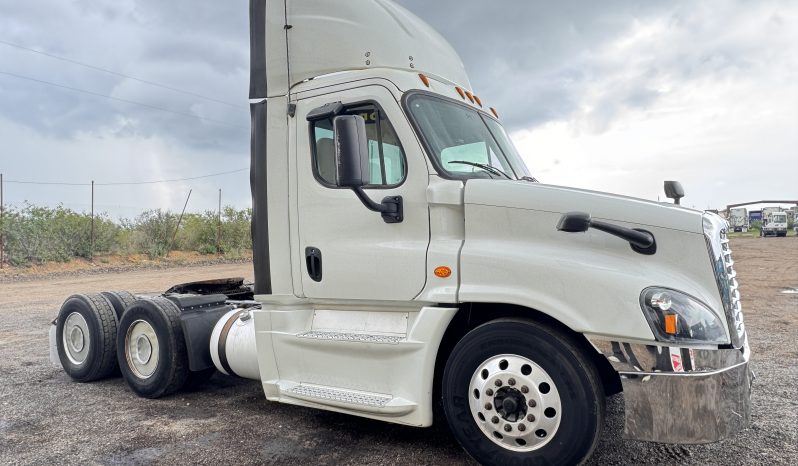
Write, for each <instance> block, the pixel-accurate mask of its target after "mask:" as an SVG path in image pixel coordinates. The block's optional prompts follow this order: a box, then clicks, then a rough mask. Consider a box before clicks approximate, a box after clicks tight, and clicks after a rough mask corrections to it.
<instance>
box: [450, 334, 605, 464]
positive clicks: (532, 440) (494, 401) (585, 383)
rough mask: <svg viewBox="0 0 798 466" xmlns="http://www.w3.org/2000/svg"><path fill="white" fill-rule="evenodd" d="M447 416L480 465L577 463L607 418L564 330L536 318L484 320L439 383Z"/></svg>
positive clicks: (594, 381)
mask: <svg viewBox="0 0 798 466" xmlns="http://www.w3.org/2000/svg"><path fill="white" fill-rule="evenodd" d="M442 394H443V404H444V409H445V412H446V418H447V420H448V422H449V426H450V427H451V429H452V432H453V433H454V435H455V437H456V438H457V440H458V441H459V442H460V445H462V446H463V448H465V450H466V451H468V453H469V454H471V456H473V457H474V458H475V459H476V460H477V461H479V462H480V463H483V464H516V463H518V464H522V463H529V464H532V463H535V464H576V463H579V462H582V461H584V460H585V459H586V458H588V457H589V456H590V454H591V453H592V452H593V449H594V448H595V446H596V444H597V442H598V439H599V436H600V433H601V428H602V425H603V422H604V392H603V389H602V388H601V379H600V377H599V375H598V373H597V371H596V369H595V367H594V366H593V365H592V364H591V363H590V361H589V360H588V359H587V358H586V357H585V356H584V355H583V354H582V352H581V350H580V349H579V348H578V347H577V346H576V345H575V344H574V343H573V341H572V340H571V338H570V337H569V336H568V335H565V334H563V333H561V332H558V331H556V330H553V329H551V328H548V327H545V326H542V325H540V324H538V323H535V322H531V321H526V320H518V319H507V320H497V321H493V322H489V323H487V324H484V325H482V326H480V327H478V328H476V329H474V330H472V331H471V332H470V333H469V334H468V335H466V336H465V337H464V338H463V339H462V340H461V341H460V342H459V343H458V344H457V346H455V348H454V350H453V351H452V354H451V356H450V357H449V360H448V362H447V364H446V369H445V370H444V375H443V384H442Z"/></svg>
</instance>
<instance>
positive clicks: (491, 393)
mask: <svg viewBox="0 0 798 466" xmlns="http://www.w3.org/2000/svg"><path fill="white" fill-rule="evenodd" d="M485 395H488V396H493V389H492V388H489V389H487V390H485Z"/></svg>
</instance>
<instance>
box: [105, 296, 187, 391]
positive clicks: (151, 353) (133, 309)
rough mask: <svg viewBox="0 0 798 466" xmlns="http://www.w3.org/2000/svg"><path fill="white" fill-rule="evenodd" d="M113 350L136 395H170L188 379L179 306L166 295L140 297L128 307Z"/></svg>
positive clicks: (126, 379)
mask: <svg viewBox="0 0 798 466" xmlns="http://www.w3.org/2000/svg"><path fill="white" fill-rule="evenodd" d="M116 350H117V358H118V359H119V365H120V369H121V370H122V376H123V377H124V378H125V381H127V384H128V386H129V387H130V388H131V389H132V390H133V391H134V392H136V394H138V395H139V396H143V397H145V398H160V397H162V396H166V395H169V394H171V393H174V392H176V391H178V390H180V389H181V388H182V387H183V385H185V383H186V380H187V379H188V376H189V369H188V356H187V354H186V344H185V340H184V338H183V330H182V328H181V327H180V309H179V308H178V307H177V306H175V304H174V303H172V302H171V301H169V300H168V299H166V298H162V297H156V298H150V299H141V300H138V301H136V302H134V303H133V304H132V305H131V306H129V307H128V308H127V310H126V311H125V313H124V315H123V316H122V320H121V321H120V322H119V334H118V337H117V345H116Z"/></svg>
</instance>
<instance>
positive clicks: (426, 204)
mask: <svg viewBox="0 0 798 466" xmlns="http://www.w3.org/2000/svg"><path fill="white" fill-rule="evenodd" d="M250 18H251V34H250V37H251V50H250V52H251V76H250V98H251V100H250V108H251V117H252V141H251V188H252V202H253V222H252V233H253V235H252V236H253V254H254V270H255V282H254V284H253V285H248V284H245V283H243V280H241V279H238V280H236V279H228V280H210V281H206V282H200V283H192V284H185V285H179V286H176V287H173V288H172V289H170V290H167V292H165V293H164V294H162V295H160V296H155V297H141V296H133V295H131V294H129V293H125V292H104V293H102V294H88V295H75V296H73V297H71V298H69V299H68V300H67V301H66V302H65V303H64V305H63V307H62V308H61V310H60V312H59V315H58V318H57V320H56V323H55V325H54V326H53V329H52V332H51V345H52V346H53V351H54V357H55V358H56V359H57V360H58V361H59V363H60V364H61V365H62V366H63V368H64V370H65V371H66V372H67V373H68V374H69V375H70V376H71V377H72V378H73V379H75V380H77V381H82V382H88V381H92V380H96V379H98V378H102V377H106V376H109V375H111V374H113V373H114V371H115V370H116V367H119V368H120V369H121V372H122V375H123V376H124V378H125V380H126V382H127V384H128V386H129V387H130V388H131V389H132V390H133V391H134V392H135V393H137V394H139V395H141V396H144V397H150V398H157V397H160V396H166V395H169V394H171V393H174V392H176V391H177V390H180V389H181V388H182V387H184V386H185V385H186V384H192V383H196V382H197V381H200V380H202V379H203V378H206V377H208V376H209V375H210V374H211V373H213V371H215V370H218V371H220V372H223V373H224V374H228V375H235V376H239V377H246V378H251V379H254V380H257V381H259V382H260V383H261V384H262V387H263V391H264V393H265V395H266V398H267V399H268V400H270V401H275V402H282V403H288V404H293V405H299V406H305V407H313V408H319V409H325V410H330V411H337V412H341V413H346V414H351V415H355V416H363V417H367V418H372V419H379V420H382V421H386V422H393V423H399V424H405V425H409V426H417V427H426V426H429V425H431V424H432V422H433V419H434V417H433V411H435V410H436V409H438V408H440V409H441V411H442V414H443V415H445V419H447V421H448V423H449V426H450V428H451V430H452V432H453V434H454V436H455V438H456V439H457V440H458V441H459V442H460V444H461V445H462V446H463V448H464V449H465V450H466V451H468V453H469V454H471V455H472V456H473V457H474V458H475V459H476V460H477V461H479V462H482V463H485V464H516V463H519V464H520V463H524V464H576V463H579V462H582V461H584V460H586V459H587V458H588V457H589V456H590V455H591V453H592V452H593V450H594V448H595V447H596V444H597V442H598V439H599V437H600V435H601V431H602V427H603V423H604V412H605V399H606V397H607V396H609V395H612V394H614V393H617V392H619V391H621V390H622V391H623V393H624V400H625V422H626V427H625V430H624V432H625V435H626V436H627V437H628V438H631V439H638V440H648V441H656V442H666V443H706V442H714V441H718V440H720V439H722V438H724V437H727V436H729V435H733V434H735V433H736V432H738V431H739V430H740V429H742V428H744V427H745V426H746V425H747V424H748V423H749V420H750V406H749V396H750V385H751V381H752V374H751V373H750V371H749V368H748V361H749V358H750V354H751V353H750V349H749V346H748V343H747V335H746V331H745V325H744V323H743V313H742V308H741V304H740V295H739V291H738V283H737V279H736V278H735V275H736V274H735V271H734V267H733V261H732V260H731V251H730V249H729V247H728V242H729V240H728V238H727V225H726V222H725V221H724V220H723V219H721V218H720V217H718V216H717V215H715V214H711V213H703V212H699V211H695V210H692V209H688V208H685V207H682V206H680V205H674V204H666V203H659V202H652V201H646V200H642V199H635V198H630V197H624V196H618V195H613V194H607V193H601V192H594V191H587V190H582V189H575V188H569V187H563V186H553V185H547V184H543V183H539V182H537V181H536V180H535V179H534V178H532V176H531V174H530V171H529V169H528V168H527V167H526V166H525V164H524V162H523V161H522V159H521V157H520V156H519V154H518V153H517V152H516V149H515V148H514V146H513V143H512V142H511V140H510V138H509V137H508V133H507V131H506V130H505V129H504V128H503V127H502V124H501V122H500V119H499V114H498V112H497V111H496V110H494V109H493V108H491V107H490V104H488V103H487V102H483V100H482V99H481V98H480V97H479V96H478V95H476V94H475V93H474V91H473V90H472V87H471V84H470V82H469V79H468V76H467V75H466V73H465V70H464V68H463V65H462V62H461V61H460V58H459V57H458V55H457V53H456V52H455V51H454V49H453V48H452V47H451V46H450V45H449V44H448V43H447V42H446V41H445V40H444V39H443V38H442V37H441V36H440V35H439V34H438V33H436V32H435V31H434V30H432V29H431V28H430V27H429V26H428V25H426V24H425V23H424V22H423V21H422V20H420V19H419V18H417V17H416V16H414V15H413V14H411V13H410V12H408V11H407V10H405V9H403V8H401V7H399V6H397V5H395V4H394V3H392V2H390V1H387V0H370V1H366V0H360V1H351V2H336V1H332V0H306V1H296V0H288V1H284V2H283V1H280V2H275V1H265V0H252V1H251V3H250ZM518 91H519V92H522V91H523V90H521V89H519V90H518ZM668 188H669V189H668V190H667V191H668V193H669V196H670V197H672V198H676V199H677V200H678V198H679V197H681V196H682V195H683V192H681V191H680V189H677V188H678V186H677V185H676V184H673V183H671V184H669V185H668ZM154 409H157V407H156V408H154ZM297 415H298V416H299V415H300V414H299V412H298V414H297Z"/></svg>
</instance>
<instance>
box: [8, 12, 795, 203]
mask: <svg viewBox="0 0 798 466" xmlns="http://www.w3.org/2000/svg"><path fill="white" fill-rule="evenodd" d="M399 3H401V4H403V5H404V6H406V7H407V8H409V9H410V10H411V11H413V12H415V13H416V14H418V15H419V16H421V17H422V18H424V19H426V20H427V21H428V22H429V23H430V24H431V25H432V26H433V27H435V28H436V29H437V30H438V31H440V32H441V33H442V34H443V35H444V36H445V37H446V38H447V39H449V41H450V42H451V43H452V45H453V46H454V47H455V49H457V50H458V52H459V53H460V55H461V57H462V59H463V61H464V62H465V65H466V68H467V70H468V72H469V74H470V76H471V81H472V84H473V86H474V90H475V91H476V92H477V93H478V94H479V95H480V96H481V97H482V98H483V100H484V101H487V103H489V104H490V105H492V106H495V107H497V109H498V110H499V111H500V114H501V116H502V120H503V121H504V123H505V125H506V126H507V127H508V128H509V129H510V130H511V133H512V135H513V137H514V139H515V141H516V145H517V146H518V147H519V150H520V151H521V152H522V154H523V156H524V158H525V160H526V162H527V164H528V165H529V166H530V169H531V171H532V172H533V173H534V174H535V175H536V176H537V177H538V178H539V179H541V180H542V181H544V182H547V183H553V184H564V185H571V186H577V187H581V188H589V189H597V190H603V191H611V192H618V193H622V194H627V195H633V196H639V197H643V198H647V199H657V197H658V196H661V195H662V193H661V189H662V181H663V180H665V179H678V180H681V181H682V183H683V184H684V186H685V189H686V191H687V197H686V198H685V204H687V205H691V206H695V207H696V208H700V209H704V208H709V207H712V208H717V207H721V206H724V205H726V204H727V203H732V202H743V201H749V200H757V199H763V198H791V199H795V198H798V3H796V2H794V1H789V0H783V1H769V0H760V1H756V2H753V1H744V0H739V1H730V0H729V1H726V0H723V1H721V0H708V1H702V2H694V1H668V2H649V1H639V2H629V1H623V2H621V1H617V2H614V1H602V2H595V1H562V2H549V1H528V0H517V1H509V0H505V1H492V2H483V1H473V2H464V1H462V0H459V1H451V0H445V1H443V0H436V1H435V2H431V1H428V0H401V1H400V2H399ZM0 11H2V15H0V141H2V142H0V172H2V173H3V174H4V177H5V180H6V181H35V182H39V183H42V182H53V183H78V184H81V183H89V182H90V181H91V180H95V181H96V182H97V183H115V182H140V181H148V180H162V179H174V178H183V177H194V176H203V175H208V174H214V173H226V172H234V173H227V174H225V175H221V176H216V177H210V178H201V179H196V180H190V181H183V182H174V183H162V184H139V185H121V186H119V185H116V186H99V185H98V186H97V188H96V190H97V191H96V192H97V197H96V199H97V200H96V203H97V206H98V210H104V211H107V212H109V213H111V214H112V215H113V216H127V217H129V216H134V215H136V214H137V213H139V212H140V211H142V210H144V209H147V208H158V207H163V208H171V209H179V208H180V207H182V203H183V201H184V200H185V196H186V194H187V193H188V191H189V189H193V193H192V196H191V202H190V203H189V209H190V210H205V209H214V208H215V205H216V202H217V195H218V189H219V188H222V189H223V197H224V202H225V203H226V204H232V205H236V206H240V207H243V206H248V205H249V184H248V183H249V178H248V174H247V172H246V169H247V167H248V165H249V161H248V157H249V114H248V110H247V92H248V66H249V65H248V52H249V49H248V40H249V37H248V29H247V28H248V24H247V21H248V19H247V13H248V11H247V2H246V1H244V0H228V1H225V2H220V1H216V0H169V1H161V0H117V1H115V2H108V1H102V0H71V1H66V0H29V1H25V2H19V1H12V0H0ZM55 57H60V58H61V59H57V58H55ZM85 65H89V66H85ZM92 67H94V68H92ZM97 68H102V69H105V70H111V71H114V72H115V73H108V72H104V71H101V70H98V69H97ZM130 77H133V78H136V79H131V78H130ZM5 197H6V202H7V203H12V204H17V205H19V204H21V203H22V202H23V201H25V200H27V201H30V202H34V203H37V204H49V205H55V204H58V203H63V204H64V205H65V206H67V207H70V208H74V209H78V210H84V209H88V207H89V201H90V188H89V187H88V186H83V185H79V186H68V185H41V184H35V185H34V184H21V183H11V182H7V183H6V184H5Z"/></svg>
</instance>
